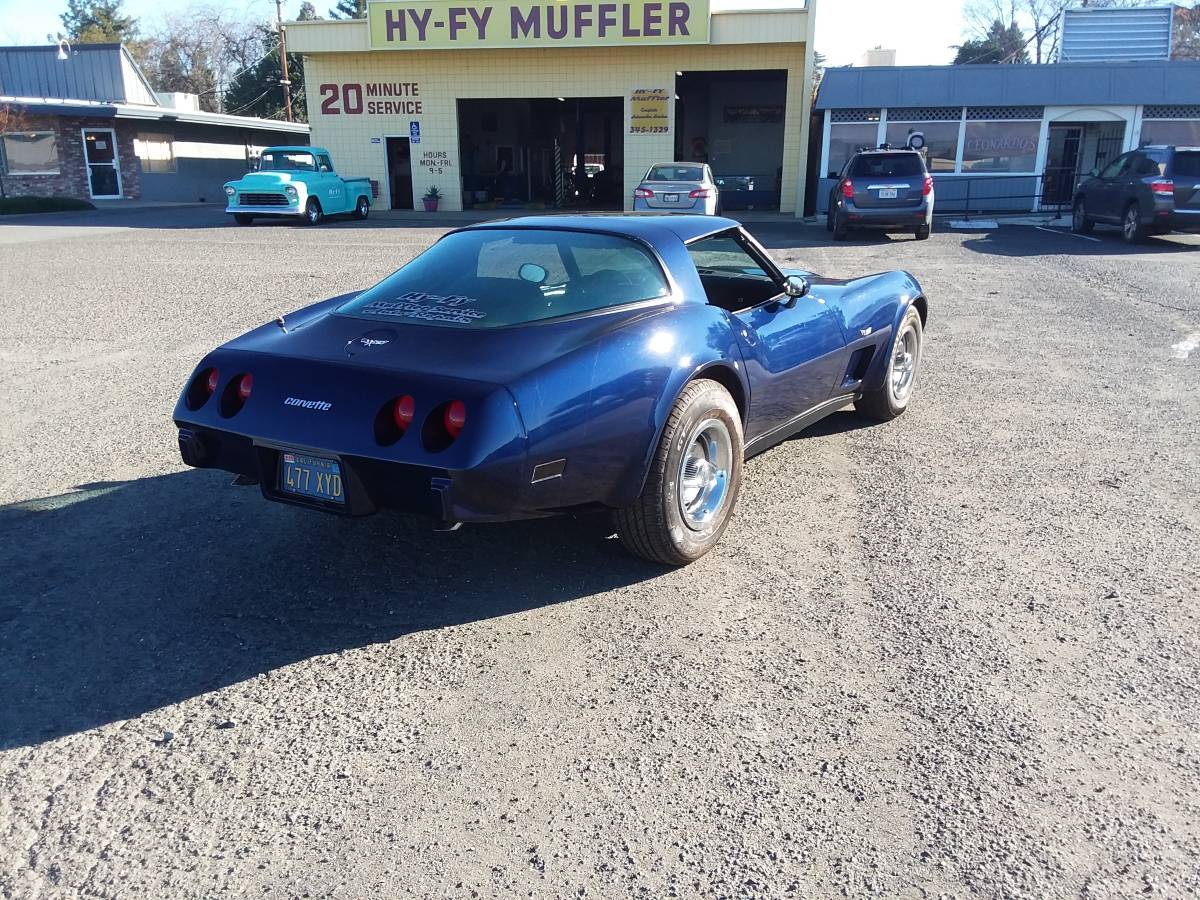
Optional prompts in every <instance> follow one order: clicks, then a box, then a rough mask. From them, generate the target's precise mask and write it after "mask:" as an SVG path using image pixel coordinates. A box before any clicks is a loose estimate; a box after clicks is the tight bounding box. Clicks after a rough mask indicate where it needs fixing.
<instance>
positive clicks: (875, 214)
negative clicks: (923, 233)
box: [837, 202, 933, 230]
mask: <svg viewBox="0 0 1200 900" xmlns="http://www.w3.org/2000/svg"><path fill="white" fill-rule="evenodd" d="M837 216H838V217H839V218H840V219H841V220H842V221H843V222H844V223H845V224H847V225H849V226H850V227H851V228H883V229H897V230H909V229H913V228H916V227H917V226H918V225H922V224H924V225H931V224H933V203H931V202H927V203H921V204H920V205H918V206H889V207H883V208H881V209H875V208H866V207H860V206H854V205H853V204H851V203H846V204H844V205H842V206H841V207H840V208H839V209H838V211H837Z"/></svg>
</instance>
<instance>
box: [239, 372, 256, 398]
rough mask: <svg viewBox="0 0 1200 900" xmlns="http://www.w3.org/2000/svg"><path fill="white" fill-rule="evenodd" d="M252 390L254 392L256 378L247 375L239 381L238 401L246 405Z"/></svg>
mask: <svg viewBox="0 0 1200 900" xmlns="http://www.w3.org/2000/svg"><path fill="white" fill-rule="evenodd" d="M252 390H254V376H253V375H250V374H249V373H247V374H245V375H243V376H242V378H241V380H240V381H238V388H237V391H238V399H239V400H241V401H242V402H243V403H245V402H246V398H247V397H249V396H250V392H251V391H252Z"/></svg>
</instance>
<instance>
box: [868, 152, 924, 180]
mask: <svg viewBox="0 0 1200 900" xmlns="http://www.w3.org/2000/svg"><path fill="white" fill-rule="evenodd" d="M924 174H925V165H924V163H922V162H921V157H920V156H918V155H917V154H916V153H866V154H863V155H861V156H857V157H855V159H854V162H853V163H852V164H851V166H850V176H851V177H854V178H920V177H921V176H923V175H924Z"/></svg>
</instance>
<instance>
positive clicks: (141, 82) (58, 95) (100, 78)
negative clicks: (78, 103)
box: [0, 44, 158, 106]
mask: <svg viewBox="0 0 1200 900" xmlns="http://www.w3.org/2000/svg"><path fill="white" fill-rule="evenodd" d="M0 94H4V95H7V96H11V97H46V98H54V99H60V100H91V101H95V102H99V103H136V104H145V105H147V106H157V105H158V100H157V98H156V97H155V96H154V90H153V88H151V87H150V83H149V82H148V81H147V80H146V76H145V75H143V74H142V72H141V70H140V69H139V68H138V67H137V64H136V63H134V61H133V58H132V57H130V55H129V51H127V50H126V49H125V48H124V47H122V46H121V45H120V44H76V45H72V46H71V50H70V52H69V53H68V54H67V58H66V59H65V60H60V59H59V58H58V45H56V44H51V45H49V46H42V47H0Z"/></svg>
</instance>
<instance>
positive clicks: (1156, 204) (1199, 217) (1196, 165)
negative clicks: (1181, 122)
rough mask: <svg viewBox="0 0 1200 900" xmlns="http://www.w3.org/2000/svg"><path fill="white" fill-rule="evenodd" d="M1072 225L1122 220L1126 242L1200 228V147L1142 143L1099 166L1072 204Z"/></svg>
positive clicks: (1084, 229)
mask: <svg viewBox="0 0 1200 900" xmlns="http://www.w3.org/2000/svg"><path fill="white" fill-rule="evenodd" d="M1071 210H1072V215H1071V230H1072V231H1074V232H1075V233H1076V234H1089V233H1091V231H1092V229H1093V228H1094V227H1095V225H1096V223H1097V222H1103V223H1106V224H1112V225H1119V226H1120V227H1121V236H1122V237H1123V238H1124V239H1125V241H1126V243H1130V244H1133V243H1137V242H1138V241H1140V240H1142V239H1143V238H1145V237H1146V235H1148V234H1166V233H1167V232H1169V231H1200V147H1170V146H1152V147H1142V148H1141V149H1140V150H1134V151H1132V152H1130V153H1125V154H1122V155H1121V156H1118V157H1117V158H1116V159H1114V160H1113V161H1112V162H1111V163H1109V164H1108V165H1107V166H1105V167H1104V169H1103V171H1100V170H1096V169H1093V170H1092V173H1091V175H1090V177H1088V178H1087V179H1085V180H1084V181H1083V182H1082V183H1080V185H1079V187H1078V189H1077V190H1076V191H1075V197H1074V202H1073V203H1072V206H1071Z"/></svg>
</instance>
